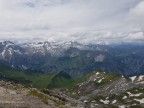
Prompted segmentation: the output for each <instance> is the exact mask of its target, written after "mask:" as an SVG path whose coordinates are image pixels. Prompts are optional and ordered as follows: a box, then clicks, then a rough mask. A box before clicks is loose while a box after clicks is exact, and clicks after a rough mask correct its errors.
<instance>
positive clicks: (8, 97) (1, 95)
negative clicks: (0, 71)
mask: <svg viewBox="0 0 144 108" xmlns="http://www.w3.org/2000/svg"><path fill="white" fill-rule="evenodd" d="M0 107H1V108H80V107H82V108H83V107H84V106H83V104H82V102H80V101H76V100H75V99H74V98H70V97H67V96H66V95H64V94H62V93H61V92H60V91H49V90H38V89H36V88H25V87H23V86H22V85H18V84H14V83H11V82H5V81H0Z"/></svg>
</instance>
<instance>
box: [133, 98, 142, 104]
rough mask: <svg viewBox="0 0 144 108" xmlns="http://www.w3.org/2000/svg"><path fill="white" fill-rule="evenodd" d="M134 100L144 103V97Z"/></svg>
mask: <svg viewBox="0 0 144 108" xmlns="http://www.w3.org/2000/svg"><path fill="white" fill-rule="evenodd" d="M134 100H135V101H137V102H140V104H143V103H144V98H143V99H134Z"/></svg>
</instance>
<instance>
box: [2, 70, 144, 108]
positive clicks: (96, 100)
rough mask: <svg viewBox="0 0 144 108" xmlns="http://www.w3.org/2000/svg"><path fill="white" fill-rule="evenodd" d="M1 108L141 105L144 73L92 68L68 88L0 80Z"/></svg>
mask: <svg viewBox="0 0 144 108" xmlns="http://www.w3.org/2000/svg"><path fill="white" fill-rule="evenodd" d="M0 108H144V76H143V75H142V76H133V77H129V78H125V77H124V76H120V75H116V74H107V73H104V72H93V73H91V74H88V75H86V76H84V77H83V78H82V79H80V80H79V83H78V84H77V85H75V86H74V87H73V88H72V89H70V90H67V89H55V90H48V89H42V90H39V89H36V88H25V87H23V86H22V85H20V84H14V83H12V82H6V81H0Z"/></svg>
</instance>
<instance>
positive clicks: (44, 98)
mask: <svg viewBox="0 0 144 108" xmlns="http://www.w3.org/2000/svg"><path fill="white" fill-rule="evenodd" d="M29 95H30V96H36V97H38V98H39V99H41V100H42V102H44V103H45V104H48V101H49V100H51V101H53V102H55V103H56V104H57V105H58V106H59V105H65V102H64V101H61V100H58V99H56V98H52V97H50V96H48V95H46V94H44V93H42V92H40V91H37V90H31V91H30V93H29Z"/></svg>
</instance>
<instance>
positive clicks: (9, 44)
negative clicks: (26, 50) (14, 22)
mask: <svg viewBox="0 0 144 108" xmlns="http://www.w3.org/2000/svg"><path fill="white" fill-rule="evenodd" d="M11 45H14V44H12V43H8V44H7V45H6V47H9V46H11Z"/></svg>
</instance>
